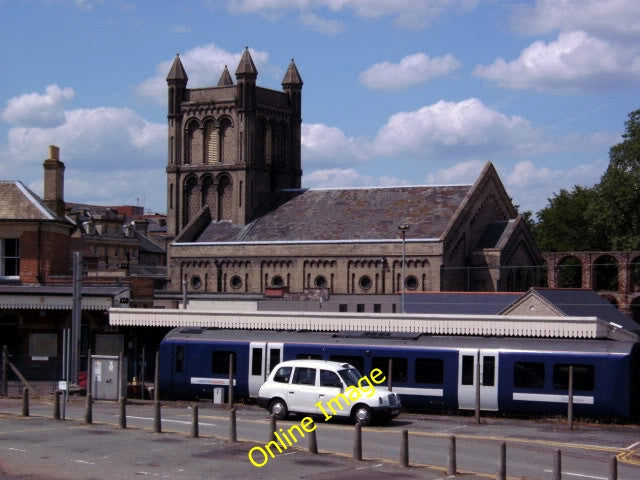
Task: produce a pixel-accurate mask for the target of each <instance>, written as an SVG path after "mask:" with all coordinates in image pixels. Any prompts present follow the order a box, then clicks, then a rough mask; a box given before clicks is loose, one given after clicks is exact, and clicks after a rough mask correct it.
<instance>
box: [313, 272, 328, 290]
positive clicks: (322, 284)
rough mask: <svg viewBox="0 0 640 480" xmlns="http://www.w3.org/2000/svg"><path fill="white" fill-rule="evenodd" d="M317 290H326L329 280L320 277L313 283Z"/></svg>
mask: <svg viewBox="0 0 640 480" xmlns="http://www.w3.org/2000/svg"><path fill="white" fill-rule="evenodd" d="M313 283H314V285H315V286H316V288H325V287H326V286H327V279H326V278H324V277H323V276H322V275H318V276H317V277H316V278H315V280H314V281H313Z"/></svg>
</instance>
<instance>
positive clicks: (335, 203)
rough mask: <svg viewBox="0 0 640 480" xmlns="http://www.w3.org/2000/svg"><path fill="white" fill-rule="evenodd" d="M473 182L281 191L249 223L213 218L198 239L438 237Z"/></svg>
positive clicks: (385, 238)
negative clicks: (404, 226) (406, 228)
mask: <svg viewBox="0 0 640 480" xmlns="http://www.w3.org/2000/svg"><path fill="white" fill-rule="evenodd" d="M470 189H471V185H448V186H444V185H443V186H417V187H385V188H348V189H309V190H304V189H302V190H282V191H280V192H277V193H275V194H273V195H272V197H271V198H270V200H269V201H268V202H267V203H266V204H265V208H264V209H263V211H262V212H261V213H260V215H259V216H258V218H257V219H255V220H254V221H253V222H251V223H249V224H247V225H245V226H237V225H233V224H231V223H230V222H228V221H222V222H211V223H210V224H209V225H208V226H207V227H206V228H205V229H204V231H203V232H202V233H201V234H200V235H199V237H198V238H197V239H195V240H194V241H196V242H259V241H274V242H282V241H328V240H354V241H358V240H387V239H393V240H397V239H398V238H399V237H400V234H399V232H398V225H401V224H409V225H411V229H410V230H409V231H408V232H407V239H438V238H440V237H441V235H442V234H443V233H444V231H445V229H446V227H447V225H448V223H449V221H450V220H451V219H452V218H453V216H454V214H455V212H456V210H457V209H458V207H459V206H460V204H461V203H462V200H463V199H464V198H465V196H466V195H467V193H468V192H469V190H470Z"/></svg>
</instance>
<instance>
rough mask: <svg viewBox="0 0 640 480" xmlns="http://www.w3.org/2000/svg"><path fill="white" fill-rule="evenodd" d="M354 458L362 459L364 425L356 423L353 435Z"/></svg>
mask: <svg viewBox="0 0 640 480" xmlns="http://www.w3.org/2000/svg"><path fill="white" fill-rule="evenodd" d="M353 459H354V460H362V425H360V424H359V423H356V431H355V435H354V436H353Z"/></svg>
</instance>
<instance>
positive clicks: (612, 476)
mask: <svg viewBox="0 0 640 480" xmlns="http://www.w3.org/2000/svg"><path fill="white" fill-rule="evenodd" d="M609 480H618V459H617V458H616V456H615V455H613V456H612V457H611V460H610V461H609Z"/></svg>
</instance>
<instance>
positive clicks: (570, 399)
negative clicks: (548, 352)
mask: <svg viewBox="0 0 640 480" xmlns="http://www.w3.org/2000/svg"><path fill="white" fill-rule="evenodd" d="M567 423H568V425H569V430H571V431H573V365H570V366H569V395H568V396H567Z"/></svg>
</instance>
